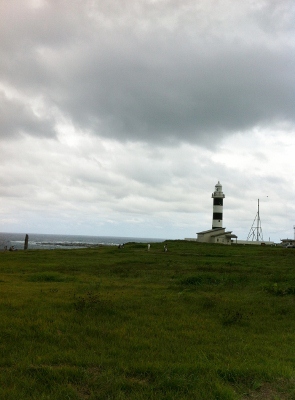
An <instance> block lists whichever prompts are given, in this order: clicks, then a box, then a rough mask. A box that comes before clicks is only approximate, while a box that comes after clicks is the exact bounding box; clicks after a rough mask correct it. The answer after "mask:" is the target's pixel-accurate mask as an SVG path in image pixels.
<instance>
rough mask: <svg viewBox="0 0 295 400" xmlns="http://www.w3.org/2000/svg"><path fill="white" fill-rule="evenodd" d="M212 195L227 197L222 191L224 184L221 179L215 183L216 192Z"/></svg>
mask: <svg viewBox="0 0 295 400" xmlns="http://www.w3.org/2000/svg"><path fill="white" fill-rule="evenodd" d="M212 197H225V196H224V194H223V192H222V185H221V183H220V182H219V181H218V182H217V183H216V185H215V190H214V193H213V194H212Z"/></svg>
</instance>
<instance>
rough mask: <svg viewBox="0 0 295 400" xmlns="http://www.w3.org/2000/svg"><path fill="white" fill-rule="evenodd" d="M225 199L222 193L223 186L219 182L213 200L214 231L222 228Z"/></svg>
mask: <svg viewBox="0 0 295 400" xmlns="http://www.w3.org/2000/svg"><path fill="white" fill-rule="evenodd" d="M224 197H225V196H224V194H223V192H222V185H221V183H220V182H219V181H218V183H216V185H215V192H214V193H212V198H213V218H212V229H216V228H222V219H223V215H222V214H223V199H224Z"/></svg>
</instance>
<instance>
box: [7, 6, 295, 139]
mask: <svg viewBox="0 0 295 400" xmlns="http://www.w3.org/2000/svg"><path fill="white" fill-rule="evenodd" d="M91 4H92V6H91ZM120 4H121V6H120V7H118V8H117V7H115V8H114V7H113V6H112V5H110V4H109V2H108V3H106V2H94V3H90V2H85V4H84V5H83V4H82V3H80V2H73V3H71V5H70V6H69V4H68V3H66V2H55V1H50V2H44V5H43V6H42V7H39V8H35V9H29V7H27V6H25V5H21V4H18V8H17V12H16V16H14V15H12V12H11V10H9V7H8V6H7V9H8V11H10V12H7V14H8V16H7V17H6V24H5V25H4V28H2V34H3V36H4V38H5V37H6V41H5V40H4V42H3V44H2V56H3V57H2V64H1V71H2V73H1V75H2V78H4V82H5V83H7V84H9V85H14V86H15V87H17V88H18V90H20V91H23V92H24V93H26V95H28V96H30V97H31V98H32V99H34V98H35V97H38V96H40V95H41V96H42V97H43V99H44V102H45V103H46V106H47V107H48V110H58V112H59V114H60V115H63V116H64V117H66V118H68V119H69V120H71V121H72V122H73V123H74V124H75V125H76V126H77V127H79V128H80V129H83V130H86V131H90V132H92V133H94V134H96V135H99V136H102V137H107V138H115V139H119V140H123V141H126V140H131V141H143V142H156V143H161V144H168V143H177V142H179V141H187V142H192V143H202V144H206V145H213V144H214V143H215V142H217V141H219V140H220V138H222V137H223V136H225V135H228V134H230V133H232V132H235V131H237V130H240V131H244V130H247V129H249V128H251V127H253V126H259V125H264V126H268V125H271V124H273V123H275V122H277V121H284V120H289V121H293V123H294V112H293V110H294V97H293V89H292V88H293V87H294V83H295V82H294V73H293V71H294V67H295V62H294V61H295V59H294V44H293V43H292V42H291V41H290V40H289V39H290V34H291V32H290V30H291V23H290V21H291V15H290V13H288V11H291V10H292V9H293V11H294V7H291V3H290V2H289V1H284V2H281V3H280V4H276V2H268V3H263V2H261V3H259V2H257V3H256V7H254V6H251V4H252V3H246V6H245V5H244V6H243V7H242V12H245V13H246V14H245V15H246V16H243V15H242V12H241V11H239V9H238V8H237V7H235V5H234V3H233V2H228V3H227V5H228V7H229V8H228V10H226V7H224V8H223V9H222V10H219V9H218V7H217V10H215V11H214V9H212V8H211V7H212V6H210V5H209V6H208V3H207V2H200V3H199V5H198V6H197V5H194V3H193V2H191V1H186V2H184V3H183V5H182V6H179V5H176V3H175V2H173V1H168V2H166V3H165V4H164V3H163V2H153V6H151V4H150V3H148V2H146V1H143V2H141V3H138V4H137V5H136V6H135V4H134V3H133V2H128V1H125V2H122V3H120ZM254 4H255V3H254ZM289 6H290V9H289V8H288V7H289ZM218 12H220V13H219V14H218ZM231 12H232V13H233V15H231ZM247 14H248V15H247ZM234 16H236V21H235V19H234ZM9 18H14V20H15V21H16V22H17V23H18V25H17V27H16V31H15V32H14V31H13V30H12V28H11V24H10V23H9V22H10V21H9ZM283 22H284V23H283ZM239 24H240V26H239ZM271 27H272V28H273V30H271V29H270V28H271ZM247 29H248V30H249V31H247ZM231 30H232V31H231ZM229 34H231V35H229ZM255 35H256V36H255ZM9 44H10V46H9ZM18 108H19V105H17V104H15V105H13V106H12V107H11V113H13V112H14V113H15V114H18V112H17V109H18ZM14 110H15V111H14ZM27 111H28V110H27ZM23 113H24V112H23ZM56 118H57V117H56ZM10 120H11V121H13V118H10ZM57 120H58V118H57ZM37 122H38V121H37V120H36V118H35V121H34V118H31V123H32V124H35V127H34V128H33V127H32V132H34V131H38V130H40V133H41V134H42V129H41V128H40V126H39V124H38V123H37ZM45 123H46V121H45ZM12 124H13V122H12V123H11V125H12ZM30 126H31V125H30ZM7 129H8V130H9V129H10V131H17V130H19V123H18V120H17V118H16V122H15V126H14V127H13V126H11V127H8V128H7ZM43 130H44V129H43ZM45 130H46V132H48V130H49V131H51V134H52V135H55V131H54V126H53V125H51V126H48V128H46V129H45Z"/></svg>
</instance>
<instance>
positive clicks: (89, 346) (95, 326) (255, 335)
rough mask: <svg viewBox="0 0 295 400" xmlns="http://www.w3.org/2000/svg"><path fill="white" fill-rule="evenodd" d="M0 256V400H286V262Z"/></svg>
mask: <svg viewBox="0 0 295 400" xmlns="http://www.w3.org/2000/svg"><path fill="white" fill-rule="evenodd" d="M166 244H167V246H168V252H164V251H163V243H158V244H152V245H151V249H150V251H147V245H146V244H140V243H139V244H136V243H128V244H126V245H125V247H124V248H121V249H118V248H116V247H99V248H93V249H78V250H27V251H17V252H2V253H0V290H1V298H0V370H1V374H0V398H1V400H12V399H13V400H15V399H18V400H19V399H23V400H26V399H30V400H41V399H62V400H63V399H72V400H82V399H87V400H94V399H103V400H104V399H105V400H107V399H109V400H111V399H114V400H121V399H122V400H123V399H124V400H127V399H128V400H135V399H136V400H140V399H151V400H152V399H153V400H162V399H165V400H168V399H169V400H172V399H177V400H183V399H190V400H191V399H197V400H199V399H201V400H202V399H204V400H223V399H224V400H234V399H243V400H244V399H273V400H275V399H277V400H278V399H283V400H290V399H295V353H294V331H295V268H294V267H295V250H294V249H282V248H277V247H269V246H265V247H259V246H239V245H232V246H222V245H210V244H198V243H195V242H185V241H167V242H166Z"/></svg>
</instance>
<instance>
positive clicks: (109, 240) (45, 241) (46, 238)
mask: <svg viewBox="0 0 295 400" xmlns="http://www.w3.org/2000/svg"><path fill="white" fill-rule="evenodd" d="M28 235H29V245H28V249H77V248H82V247H84V248H85V247H96V246H100V245H106V246H119V245H120V244H123V243H128V242H137V243H149V242H150V243H155V242H158V243H159V242H163V241H164V239H157V238H138V237H120V236H84V235H81V236H79V235H53V234H50V235H47V234H38V233H28ZM25 236H26V234H25V233H3V232H1V233H0V250H4V248H5V247H7V249H9V248H10V247H12V246H13V247H14V249H15V250H23V249H24V242H25Z"/></svg>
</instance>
